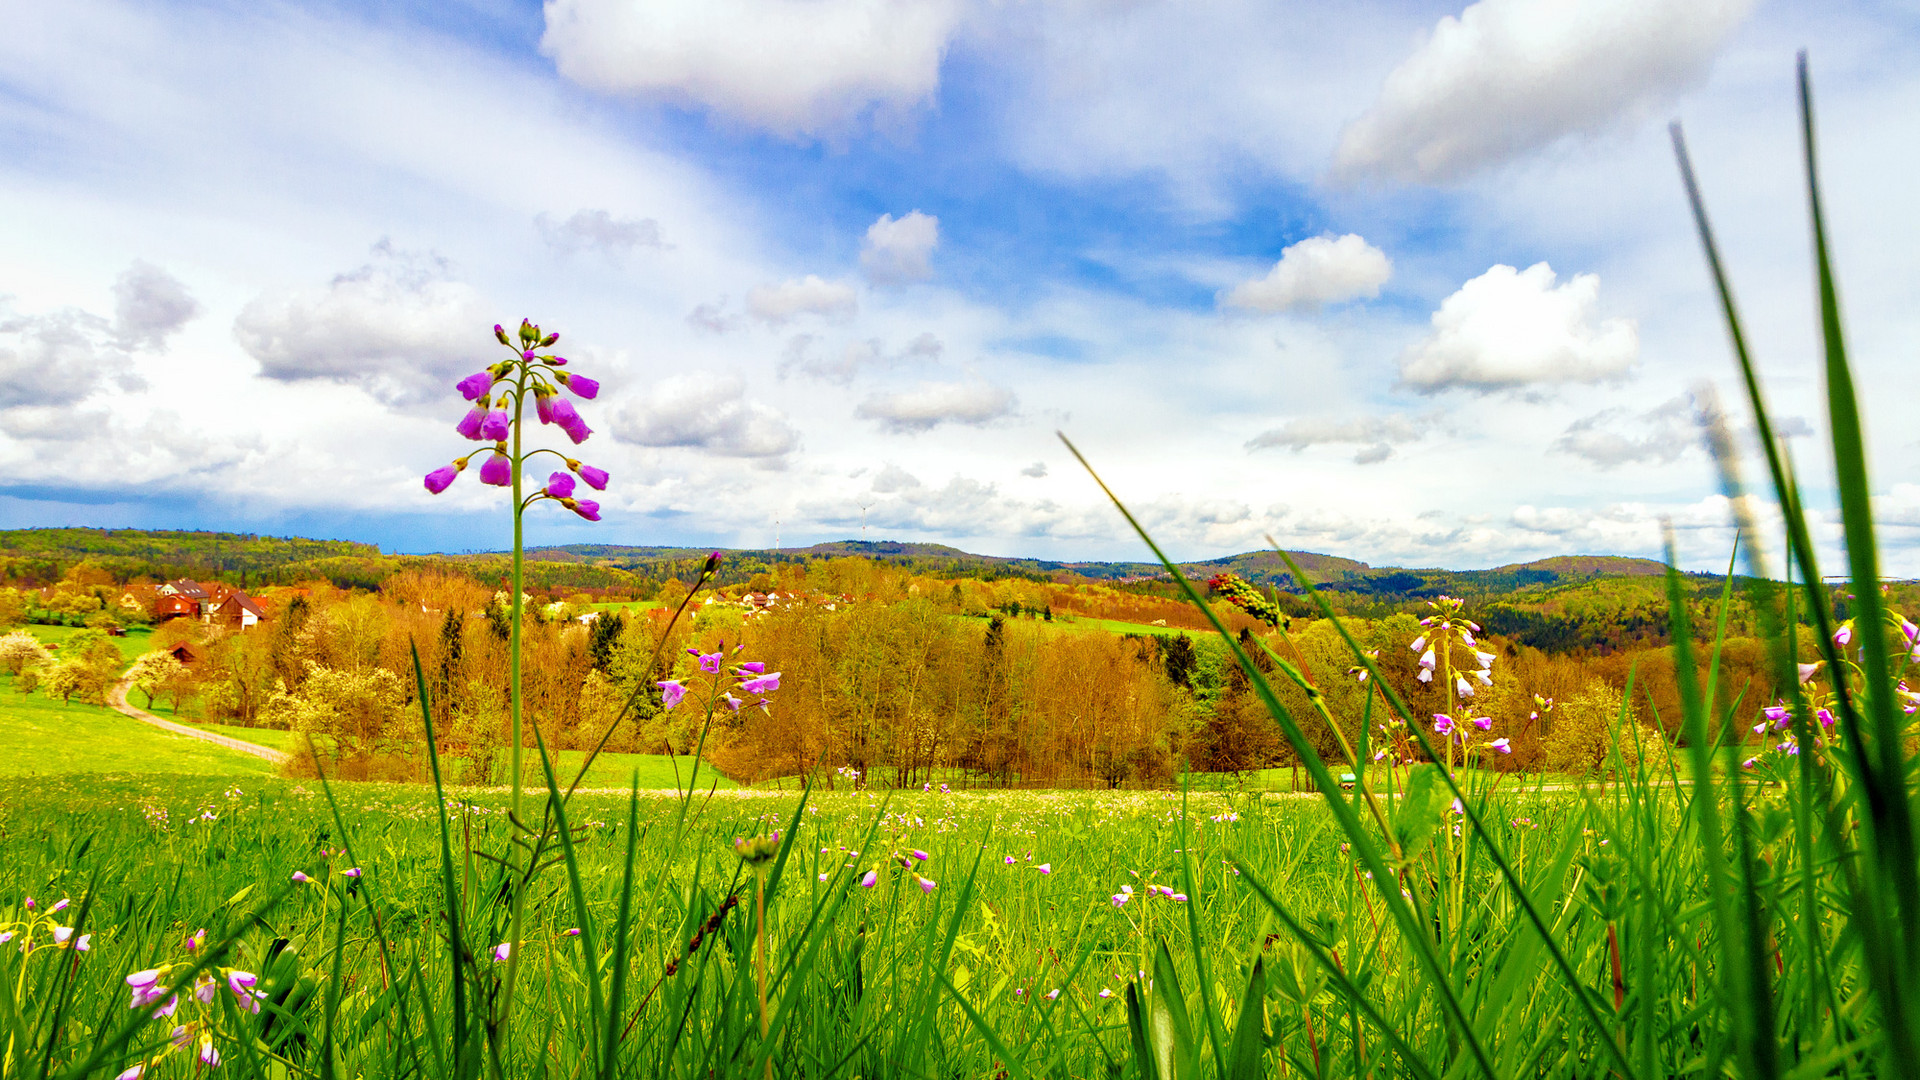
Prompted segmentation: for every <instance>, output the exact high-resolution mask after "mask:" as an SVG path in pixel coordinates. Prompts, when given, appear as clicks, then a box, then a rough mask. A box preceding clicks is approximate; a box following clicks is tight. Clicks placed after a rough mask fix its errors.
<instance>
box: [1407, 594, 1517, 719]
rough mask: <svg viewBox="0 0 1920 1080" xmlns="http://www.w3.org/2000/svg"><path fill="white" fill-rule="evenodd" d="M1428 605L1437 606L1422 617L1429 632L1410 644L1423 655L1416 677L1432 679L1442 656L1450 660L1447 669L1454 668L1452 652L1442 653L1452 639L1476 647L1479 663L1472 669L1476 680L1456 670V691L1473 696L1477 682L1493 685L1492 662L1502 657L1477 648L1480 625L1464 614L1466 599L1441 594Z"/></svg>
mask: <svg viewBox="0 0 1920 1080" xmlns="http://www.w3.org/2000/svg"><path fill="white" fill-rule="evenodd" d="M1428 606H1430V607H1432V608H1433V609H1434V613H1433V614H1432V615H1429V616H1427V617H1426V618H1424V619H1421V620H1420V625H1421V626H1423V627H1425V628H1426V632H1425V633H1423V634H1421V635H1420V636H1419V637H1417V638H1414V639H1413V643H1412V644H1411V645H1409V646H1408V648H1409V649H1411V650H1412V651H1414V652H1416V653H1419V654H1420V673H1419V675H1417V676H1416V678H1418V679H1419V680H1420V681H1421V682H1423V683H1430V682H1432V681H1433V675H1434V671H1435V669H1436V668H1437V667H1438V666H1439V662H1440V661H1441V660H1442V659H1445V660H1446V661H1447V662H1448V668H1449V670H1451V669H1452V659H1453V658H1452V655H1451V653H1450V652H1449V653H1448V655H1446V656H1445V657H1442V656H1440V655H1439V650H1445V649H1449V648H1450V643H1451V642H1452V641H1458V642H1459V643H1460V644H1461V645H1464V646H1466V647H1467V648H1469V649H1473V659H1474V663H1475V664H1476V665H1477V666H1476V667H1475V668H1474V669H1473V671H1472V675H1473V682H1469V681H1467V676H1466V675H1465V674H1462V673H1459V672H1455V674H1454V679H1453V692H1454V693H1455V694H1456V695H1458V696H1459V697H1463V698H1470V697H1472V696H1473V695H1474V692H1475V691H1474V682H1477V683H1479V684H1480V685H1481V686H1492V685H1493V673H1492V671H1493V662H1494V661H1495V660H1497V659H1499V657H1498V656H1496V655H1495V654H1493V653H1490V652H1486V651H1485V650H1481V649H1475V648H1474V646H1475V645H1477V644H1478V641H1477V639H1476V638H1475V637H1474V635H1475V634H1478V633H1480V624H1479V623H1477V622H1474V621H1473V620H1472V619H1469V618H1467V617H1466V616H1465V614H1463V613H1462V610H1461V609H1462V608H1464V607H1465V606H1466V601H1464V600H1461V599H1459V598H1458V597H1453V596H1442V597H1440V598H1439V599H1437V600H1433V601H1429V603H1428Z"/></svg>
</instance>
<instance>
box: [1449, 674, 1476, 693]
mask: <svg viewBox="0 0 1920 1080" xmlns="http://www.w3.org/2000/svg"><path fill="white" fill-rule="evenodd" d="M1453 692H1454V693H1456V694H1458V695H1460V696H1461V697H1472V696H1473V684H1472V683H1470V682H1468V681H1467V677H1466V676H1465V675H1455V676H1454V677H1453Z"/></svg>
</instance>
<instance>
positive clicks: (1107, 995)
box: [1094, 986, 1113, 998]
mask: <svg viewBox="0 0 1920 1080" xmlns="http://www.w3.org/2000/svg"><path fill="white" fill-rule="evenodd" d="M1094 996H1095V997H1103V998H1110V997H1112V996H1113V991H1112V990H1109V989H1107V988H1106V987H1104V986H1103V987H1101V988H1100V992H1099V993H1098V994H1096V995H1094Z"/></svg>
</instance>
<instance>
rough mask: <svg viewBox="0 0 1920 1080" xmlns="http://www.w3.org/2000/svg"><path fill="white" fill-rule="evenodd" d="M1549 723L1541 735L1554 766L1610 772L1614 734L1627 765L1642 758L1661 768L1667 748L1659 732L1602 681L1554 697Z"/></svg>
mask: <svg viewBox="0 0 1920 1080" xmlns="http://www.w3.org/2000/svg"><path fill="white" fill-rule="evenodd" d="M1550 721H1551V726H1550V727H1549V728H1548V730H1547V734H1546V735H1545V736H1544V737H1543V738H1542V739H1541V740H1540V741H1541V748H1542V750H1543V751H1544V752H1545V765H1546V767H1547V769H1548V770H1550V771H1553V772H1564V773H1571V774H1573V775H1576V776H1588V775H1592V774H1594V773H1601V772H1610V771H1611V770H1612V766H1613V751H1614V739H1615V734H1616V732H1617V733H1618V738H1619V752H1620V759H1621V761H1623V762H1624V763H1625V764H1626V766H1627V767H1628V768H1635V767H1637V766H1638V765H1639V764H1640V763H1641V761H1642V759H1645V760H1646V761H1647V762H1648V763H1649V764H1651V765H1653V766H1655V767H1656V768H1659V769H1662V770H1664V769H1665V767H1666V764H1667V761H1668V759H1669V757H1670V755H1671V748H1670V747H1668V745H1667V741H1666V739H1665V738H1663V737H1662V736H1661V734H1660V733H1659V732H1657V731H1655V730H1654V729H1652V728H1650V727H1646V726H1644V725H1642V724H1641V723H1640V719H1639V716H1638V715H1637V710H1635V709H1634V708H1633V707H1632V706H1631V705H1626V704H1625V702H1624V699H1623V697H1622V695H1621V692H1620V691H1619V690H1617V689H1615V688H1614V687H1612V686H1609V685H1607V684H1606V683H1603V682H1593V683H1589V684H1588V685H1587V687H1586V688H1585V689H1583V690H1581V691H1580V692H1579V693H1576V694H1574V695H1573V696H1572V697H1571V698H1568V699H1566V700H1564V701H1559V702H1555V704H1554V707H1553V711H1552V713H1551V714H1550Z"/></svg>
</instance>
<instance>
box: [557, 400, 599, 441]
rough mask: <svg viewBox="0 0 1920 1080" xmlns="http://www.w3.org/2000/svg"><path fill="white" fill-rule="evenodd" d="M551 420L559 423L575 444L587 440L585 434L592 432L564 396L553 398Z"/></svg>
mask: <svg viewBox="0 0 1920 1080" xmlns="http://www.w3.org/2000/svg"><path fill="white" fill-rule="evenodd" d="M553 422H554V423H556V424H558V425H560V429H561V430H562V431H565V432H566V433H567V437H568V438H570V439H572V440H573V441H574V444H575V445H579V444H580V443H583V442H585V441H587V436H588V435H591V434H593V431H592V429H590V428H588V427H587V422H586V421H585V420H582V419H581V418H580V413H579V412H578V411H577V410H575V409H574V407H573V402H571V401H568V400H567V399H566V398H555V399H553Z"/></svg>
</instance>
